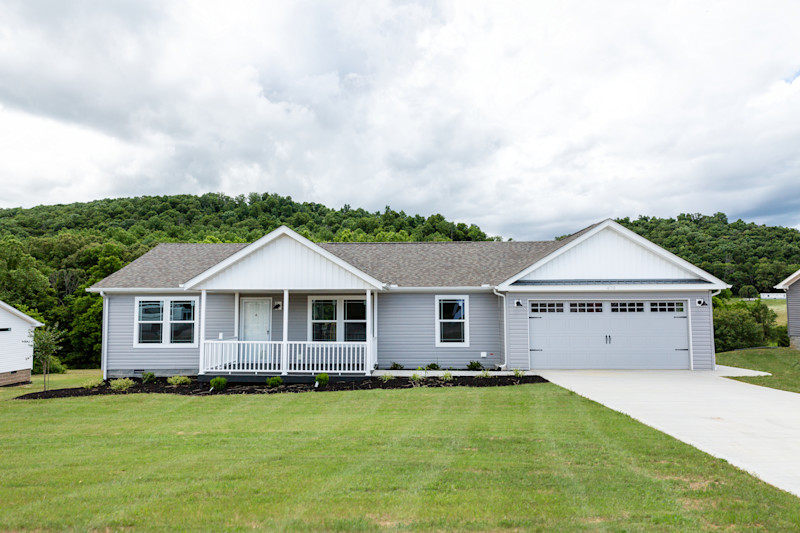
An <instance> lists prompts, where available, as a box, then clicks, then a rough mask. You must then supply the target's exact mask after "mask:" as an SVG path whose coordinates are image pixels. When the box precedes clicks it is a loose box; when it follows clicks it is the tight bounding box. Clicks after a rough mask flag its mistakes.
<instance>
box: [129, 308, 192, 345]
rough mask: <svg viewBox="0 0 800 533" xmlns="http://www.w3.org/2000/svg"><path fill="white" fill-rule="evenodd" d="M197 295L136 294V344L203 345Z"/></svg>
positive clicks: (134, 334) (134, 337)
mask: <svg viewBox="0 0 800 533" xmlns="http://www.w3.org/2000/svg"><path fill="white" fill-rule="evenodd" d="M199 313H200V305H199V298H198V297H197V296H155V297H151V296H137V297H136V298H134V306H133V347H134V348H197V347H198V346H200V338H199V336H200V328H199V327H198V323H199Z"/></svg>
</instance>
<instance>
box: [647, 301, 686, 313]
mask: <svg viewBox="0 0 800 533" xmlns="http://www.w3.org/2000/svg"><path fill="white" fill-rule="evenodd" d="M650 312H651V313H683V302H650Z"/></svg>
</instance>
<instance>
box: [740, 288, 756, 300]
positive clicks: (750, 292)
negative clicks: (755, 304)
mask: <svg viewBox="0 0 800 533" xmlns="http://www.w3.org/2000/svg"><path fill="white" fill-rule="evenodd" d="M739 298H758V289H756V288H755V287H753V286H752V285H742V288H741V289H739Z"/></svg>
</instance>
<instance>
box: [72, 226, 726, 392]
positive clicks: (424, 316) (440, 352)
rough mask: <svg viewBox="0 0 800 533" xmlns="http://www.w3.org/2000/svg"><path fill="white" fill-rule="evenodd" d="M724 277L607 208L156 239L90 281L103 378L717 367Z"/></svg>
mask: <svg viewBox="0 0 800 533" xmlns="http://www.w3.org/2000/svg"><path fill="white" fill-rule="evenodd" d="M727 287H728V285H726V284H725V283H724V282H722V281H720V280H719V279H717V278H715V277H714V276H712V275H711V274H709V273H707V272H705V271H703V270H701V269H699V268H697V267H696V266H694V265H692V264H690V263H688V262H687V261H684V260H683V259H681V258H679V257H677V256H675V255H673V254H671V253H669V252H667V251H666V250H664V249H663V248H660V247H659V246H656V245H655V244H653V243H652V242H650V241H648V240H647V239H644V238H643V237H641V236H639V235H637V234H635V233H633V232H632V231H630V230H628V229H626V228H624V227H622V226H620V225H619V224H617V223H615V222H614V221H612V220H605V221H603V222H600V223H598V224H594V225H592V226H590V227H588V228H585V229H584V230H582V231H579V232H577V233H575V234H573V235H570V236H569V237H567V238H564V239H561V240H557V241H546V242H390V243H320V244H317V243H313V242H311V241H309V240H308V239H305V238H304V237H302V236H300V235H298V234H297V233H295V232H294V231H292V230H290V229H289V228H287V227H280V228H278V229H276V230H275V231H273V232H271V233H269V234H268V235H266V236H265V237H263V238H261V239H259V240H258V241H256V242H254V243H251V244H160V245H158V246H157V247H155V248H154V249H152V250H151V251H150V252H148V253H146V254H145V255H143V256H142V257H140V258H139V259H137V260H136V261H134V262H132V263H131V264H129V265H127V266H126V267H124V268H122V269H121V270H119V271H117V272H116V273H114V274H112V275H110V276H109V277H107V278H105V279H103V280H101V281H100V282H98V283H96V284H95V285H93V286H92V287H90V288H89V289H88V290H89V291H92V292H96V293H100V294H101V295H102V297H103V344H102V366H103V374H104V376H107V377H108V376H111V377H114V376H131V375H140V373H141V372H143V371H151V372H155V373H156V374H161V375H168V374H187V375H195V374H197V375H199V377H200V379H210V378H211V377H213V376H216V375H225V376H238V379H243V380H244V379H247V378H252V379H255V377H254V376H261V377H259V379H263V376H264V375H270V374H273V375H274V374H283V375H294V374H299V375H309V374H314V373H318V372H327V373H330V374H337V375H369V374H370V373H371V372H372V371H373V369H376V368H381V369H385V368H389V367H390V366H391V365H392V364H393V363H397V364H400V365H403V366H404V367H405V368H412V369H413V368H417V367H419V366H425V365H427V364H429V363H437V364H438V365H439V366H440V367H441V368H455V369H459V368H462V369H463V368H465V366H466V365H467V364H468V363H469V362H470V361H479V362H480V363H481V364H482V365H483V367H484V368H500V369H507V370H511V369H544V368H630V369H697V370H700V369H713V368H714V364H715V361H714V331H713V324H712V313H711V296H712V293H713V291H719V290H721V289H724V288H727Z"/></svg>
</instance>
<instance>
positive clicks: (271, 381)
mask: <svg viewBox="0 0 800 533" xmlns="http://www.w3.org/2000/svg"><path fill="white" fill-rule="evenodd" d="M281 385H283V380H282V379H281V377H280V376H272V377H271V378H267V387H269V388H270V389H274V388H275V387H280V386H281Z"/></svg>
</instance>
